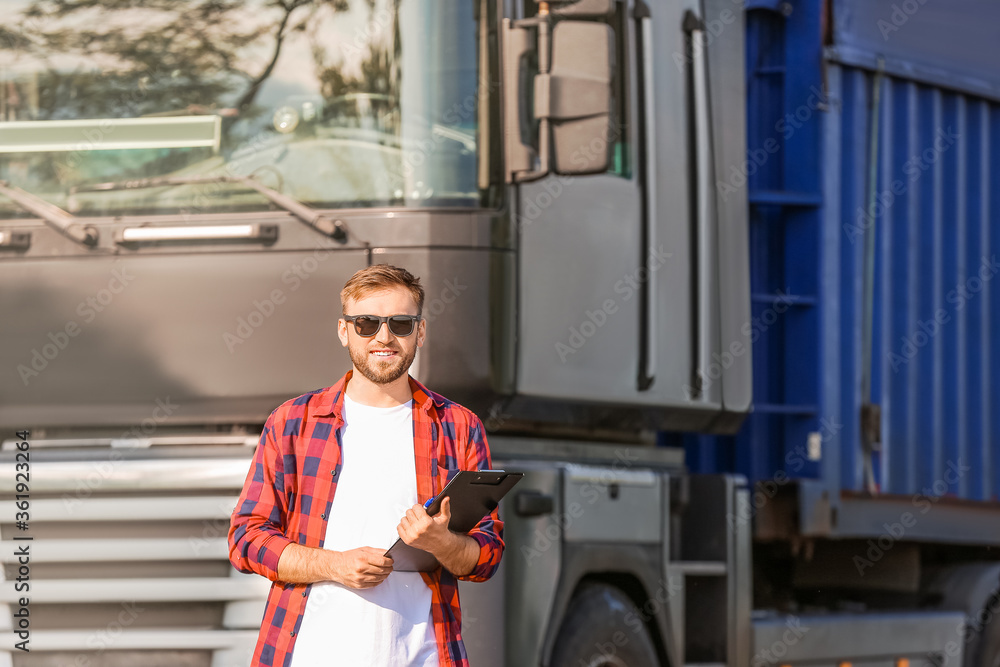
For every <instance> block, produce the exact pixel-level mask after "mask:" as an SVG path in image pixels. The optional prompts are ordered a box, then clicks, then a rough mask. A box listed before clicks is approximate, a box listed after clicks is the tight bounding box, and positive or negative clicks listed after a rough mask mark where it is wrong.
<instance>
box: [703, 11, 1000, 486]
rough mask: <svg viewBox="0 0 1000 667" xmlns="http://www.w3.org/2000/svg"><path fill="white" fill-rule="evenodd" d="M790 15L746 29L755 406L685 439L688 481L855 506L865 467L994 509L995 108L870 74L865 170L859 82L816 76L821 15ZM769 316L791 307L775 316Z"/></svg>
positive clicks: (846, 73)
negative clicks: (703, 476)
mask: <svg viewBox="0 0 1000 667" xmlns="http://www.w3.org/2000/svg"><path fill="white" fill-rule="evenodd" d="M793 6H794V7H793V11H792V12H791V13H790V14H787V15H784V14H778V13H775V12H771V11H766V10H753V11H749V12H748V14H747V30H748V34H747V91H748V110H747V113H748V128H747V129H748V155H749V156H750V159H749V160H748V164H749V163H751V162H754V158H753V156H754V155H755V154H760V153H759V151H761V150H765V151H766V152H767V155H768V157H767V158H766V159H765V160H763V163H762V164H761V165H759V168H757V169H756V172H755V173H754V174H753V175H752V176H751V177H750V179H749V185H750V192H749V196H750V203H751V248H750V252H751V281H752V284H751V292H752V294H753V295H754V296H753V299H754V303H753V316H754V317H755V318H757V320H756V321H758V322H759V324H760V326H758V325H757V324H754V325H753V330H754V331H755V332H757V333H758V335H757V336H756V340H754V350H753V351H754V405H755V408H754V412H753V414H751V416H750V417H749V418H748V420H747V422H746V423H745V425H744V428H743V429H742V430H741V432H740V433H739V434H738V435H737V436H735V437H732V438H708V437H701V436H699V437H689V438H687V439H686V441H685V445H686V448H687V451H688V460H689V462H690V465H691V467H692V469H693V470H695V471H700V472H702V471H703V472H710V471H722V470H735V471H738V472H742V473H743V474H746V475H747V476H748V477H750V478H751V479H753V480H766V479H771V478H774V477H776V476H778V475H779V474H781V473H783V474H786V475H788V476H789V477H792V478H814V479H821V480H823V481H824V483H825V485H826V486H827V488H829V489H830V490H831V491H834V492H836V491H839V490H847V491H864V490H866V488H868V487H869V484H868V483H867V479H866V474H867V473H866V459H870V460H869V461H867V463H868V464H869V465H870V469H871V471H872V472H871V481H872V482H873V483H874V484H875V486H876V488H877V490H878V492H879V493H882V494H890V493H891V494H904V495H912V494H916V493H930V494H932V495H942V494H943V495H952V496H957V497H961V498H966V499H970V500H998V499H1000V498H998V496H1000V391H998V390H997V389H998V386H997V385H998V381H997V380H994V378H1000V266H998V265H997V263H996V262H997V261H1000V104H998V103H997V102H996V101H990V100H987V99H984V98H981V97H977V96H976V94H974V93H963V92H961V91H959V90H956V88H958V87H959V82H956V83H955V84H954V85H953V87H952V88H951V89H947V90H946V89H942V88H937V87H933V86H930V85H927V84H925V83H918V82H915V81H912V80H907V79H905V78H902V77H900V76H897V75H890V74H882V75H879V76H878V80H879V89H878V90H879V103H878V109H877V113H876V114H875V117H876V118H877V122H878V130H879V131H878V141H877V142H876V144H875V169H874V171H873V172H872V171H870V169H869V167H870V165H871V162H872V158H871V156H872V141H871V140H872V129H873V125H872V120H873V99H874V95H873V93H874V88H873V84H874V82H875V79H876V75H875V74H874V73H873V72H872V71H870V70H863V69H860V68H857V67H853V66H846V65H843V64H838V63H835V62H832V61H830V60H825V59H824V55H823V54H824V52H823V40H822V35H821V33H820V31H821V29H822V25H823V19H822V16H821V3H820V2H818V1H816V0H803V1H802V2H794V3H793ZM826 54H827V55H830V54H831V51H829V50H828V51H827V52H826ZM768 140H775V141H777V145H778V149H777V150H773V151H772V150H767V146H768V144H767V142H768ZM772 147H773V144H772ZM870 173H872V174H874V176H875V180H874V182H873V181H872V180H871V179H870V176H869V175H870ZM873 192H874V194H875V196H876V202H877V204H876V207H875V211H874V213H875V215H874V216H869V212H868V207H869V198H870V195H871V194H872V193H873ZM872 225H873V229H874V241H875V255H874V285H873V289H874V300H873V319H872V341H873V342H872V345H873V349H872V357H871V360H872V361H871V364H870V373H871V392H872V401H873V402H874V403H876V404H878V405H879V406H880V407H881V410H882V423H881V426H882V428H881V448H880V451H876V452H875V453H874V454H873V455H871V456H870V457H869V456H867V455H866V454H865V453H864V451H863V449H862V442H861V421H860V420H861V407H862V401H863V398H862V391H861V387H862V379H863V373H864V370H865V369H864V365H865V364H864V354H863V349H864V348H863V346H864V340H865V332H864V326H863V322H864V312H863V305H864V287H865V283H864V266H865V243H864V234H865V231H866V229H867V228H868V227H870V226H872ZM789 295H790V296H789ZM778 303H783V304H792V305H789V306H788V307H787V308H786V309H785V310H784V311H783V312H781V313H780V314H777V316H775V314H776V312H777V310H778V308H777V305H776V304H778ZM765 318H769V319H765ZM809 443H812V445H813V446H812V447H810V446H809ZM817 445H818V446H817ZM810 454H813V455H818V460H817V461H813V460H811V458H810ZM966 468H968V469H966ZM838 495H839V494H837V493H834V494H832V497H833V498H836V497H837V496H838Z"/></svg>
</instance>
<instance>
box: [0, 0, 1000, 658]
mask: <svg viewBox="0 0 1000 667" xmlns="http://www.w3.org/2000/svg"><path fill="white" fill-rule="evenodd" d="M4 8H5V9H6V10H7V11H6V16H7V17H8V18H7V19H5V21H4V24H3V25H2V26H0V314H2V319H3V345H2V346H0V370H2V372H3V374H4V380H3V382H2V383H0V432H2V433H3V437H2V438H0V441H2V446H0V495H2V497H0V501H2V503H3V507H4V509H3V510H2V514H0V537H2V542H3V549H2V550H0V553H2V555H0V559H2V561H3V565H4V568H3V572H4V581H3V583H2V585H0V597H2V602H3V603H4V604H5V605H6V606H7V609H8V611H9V613H5V614H2V615H0V622H2V623H3V627H0V638H2V641H0V665H8V666H12V667H42V666H51V665H60V666H61V665H72V666H74V667H76V666H81V667H87V666H90V667H96V666H107V667H120V666H126V665H128V666H131V665H138V664H142V665H145V667H167V666H170V667H176V666H181V665H183V666H190V667H236V666H238V665H246V664H249V662H250V658H251V655H252V650H253V646H254V643H255V640H256V636H257V630H258V627H259V624H260V621H261V616H262V612H263V602H264V597H265V595H266V593H267V590H268V586H269V584H270V582H268V581H266V580H265V579H264V578H262V577H259V576H254V575H245V574H242V573H239V572H237V571H236V570H235V569H234V568H233V567H232V565H231V563H230V562H229V561H228V557H227V547H226V536H227V531H228V529H229V519H230V515H231V513H232V510H233V508H234V505H235V502H236V499H237V497H238V495H239V490H240V487H241V485H242V483H243V480H244V478H245V476H246V473H247V469H248V466H249V462H250V459H251V457H252V454H253V451H254V448H255V446H256V445H257V442H258V435H259V432H260V429H261V426H262V424H263V422H264V420H265V419H266V417H267V415H268V414H269V413H270V411H271V410H273V409H274V408H275V407H276V406H277V405H279V404H280V403H282V402H284V401H285V400H287V399H289V398H292V397H294V396H297V395H300V394H302V393H305V392H307V391H310V390H313V389H316V388H319V387H324V386H328V385H330V384H332V383H333V382H335V381H336V379H337V378H339V377H340V376H341V375H342V374H343V373H344V372H345V371H346V370H347V368H348V367H349V360H348V358H347V356H346V355H345V354H343V352H342V351H341V350H340V349H338V348H339V345H338V344H337V341H336V335H335V330H336V322H337V319H338V317H339V316H340V314H341V313H340V312H339V304H338V292H339V290H340V288H341V286H342V285H343V284H344V282H345V281H346V279H347V278H348V277H349V276H351V275H352V274H353V273H354V272H355V271H357V270H358V269H360V268H362V267H365V266H368V265H371V264H377V263H388V264H393V265H398V266H403V267H406V268H407V269H408V270H410V271H411V272H412V273H414V274H415V275H417V276H419V277H420V278H421V280H422V284H423V285H424V288H425V291H426V301H425V304H424V309H423V313H422V314H423V316H424V318H426V319H427V321H428V338H427V343H426V344H425V345H424V347H422V348H421V349H420V351H419V353H418V355H417V357H416V360H415V362H414V364H413V366H412V367H411V369H410V373H411V375H412V376H413V377H415V378H416V379H418V380H419V381H421V382H422V383H424V384H425V385H427V386H428V387H429V388H431V389H433V390H434V391H436V392H439V393H441V394H443V395H444V396H446V397H448V398H450V399H452V400H455V401H458V402H459V403H461V404H463V405H465V406H467V407H469V408H470V409H472V410H473V411H475V412H476V413H477V414H478V415H479V416H480V418H481V419H482V421H483V423H484V425H485V428H486V430H487V438H488V441H489V444H490V447H491V451H492V456H493V462H494V467H495V468H500V469H505V470H508V471H518V472H523V473H524V477H523V479H522V481H521V482H520V483H519V484H518V486H517V488H516V489H515V490H514V491H513V492H512V493H511V495H510V496H509V497H508V498H506V499H505V500H504V502H503V504H502V506H501V513H502V518H503V519H504V521H505V532H504V539H505V542H506V552H505V556H504V558H503V562H502V565H501V567H500V569H499V571H498V572H497V574H496V575H495V576H494V577H493V578H492V579H490V580H489V581H488V582H485V583H481V584H470V585H465V583H463V584H462V588H461V597H462V608H463V635H464V639H465V644H466V647H467V649H468V652H469V656H470V660H471V664H473V665H475V666H476V667H501V666H504V667H515V666H516V667H522V666H524V665H539V666H545V667H549V666H551V667H577V666H580V665H588V666H591V667H598V666H618V667H620V666H622V665H627V666H629V667H636V666H640V667H645V666H652V665H657V666H667V665H670V666H672V667H721V666H723V665H725V666H726V667H800V666H801V667H814V666H815V667H820V666H827V665H836V666H837V667H851V666H852V665H855V664H857V665H863V666H864V667H876V666H877V667H910V666H911V664H912V667H925V666H928V667H930V666H933V667H943V666H947V667H996V666H997V665H998V664H1000V663H998V660H1000V621H998V620H997V615H998V611H1000V551H998V546H1000V499H998V494H1000V449H998V447H1000V445H998V442H1000V441H998V437H1000V436H998V434H1000V424H998V421H997V420H998V417H997V415H1000V392H998V391H997V390H996V389H997V388H996V384H995V380H994V379H995V378H996V377H1000V352H998V347H997V344H996V342H995V341H996V340H997V339H998V335H997V331H998V328H1000V288H998V287H997V283H996V282H995V281H993V278H994V276H995V275H996V273H997V268H998V265H997V259H996V255H995V252H996V248H997V238H1000V234H998V230H1000V198H998V197H997V196H996V195H995V193H996V192H1000V158H998V155H1000V74H998V71H997V69H996V65H995V58H993V57H991V56H995V54H996V43H997V39H996V38H997V36H998V35H997V26H998V25H1000V13H998V10H997V7H996V5H995V3H990V2H988V0H964V1H963V2H952V3H944V4H942V3H937V4H935V2H934V1H933V0H867V1H863V0H787V1H783V0H658V1H657V2H652V1H651V0H551V1H550V2H535V1H533V0H365V1H363V2H362V1H361V0H337V1H335V2H325V1H319V0H317V1H305V0H280V1H268V2H264V1H262V0H252V1H249V2H245V3H228V2H210V1H208V0H191V1H190V2H180V1H178V2H173V1H171V2H148V3H94V2H79V3H68V2H63V1H61V0H11V1H9V2H7V3H5V4H4ZM387 546H388V545H387Z"/></svg>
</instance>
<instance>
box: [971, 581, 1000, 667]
mask: <svg viewBox="0 0 1000 667" xmlns="http://www.w3.org/2000/svg"><path fill="white" fill-rule="evenodd" d="M998 612H1000V596H994V597H993V598H992V599H991V600H990V604H989V605H988V606H987V608H986V613H984V616H986V618H985V619H984V620H985V623H986V627H984V628H983V630H982V636H981V637H980V638H979V641H978V642H976V646H975V648H974V649H973V651H974V654H973V656H972V664H973V665H974V666H975V667H1000V613H998Z"/></svg>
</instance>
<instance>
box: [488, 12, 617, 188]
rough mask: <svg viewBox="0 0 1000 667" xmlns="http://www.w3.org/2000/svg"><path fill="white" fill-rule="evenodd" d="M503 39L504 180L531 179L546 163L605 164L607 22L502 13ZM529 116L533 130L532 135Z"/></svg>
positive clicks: (584, 169) (569, 170)
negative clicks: (532, 67) (534, 67)
mask: <svg viewBox="0 0 1000 667" xmlns="http://www.w3.org/2000/svg"><path fill="white" fill-rule="evenodd" d="M602 2H605V0H580V5H581V6H580V7H579V10H583V9H587V10H588V11H593V10H595V9H598V8H599V7H598V6H599V5H602ZM503 44H504V68H505V71H504V88H505V90H504V109H505V114H504V124H505V146H506V155H505V158H506V172H507V181H508V182H512V181H516V182H524V181H531V180H536V179H539V178H543V177H544V176H546V175H547V174H549V173H550V172H552V171H555V172H556V173H559V174H597V173H602V172H604V171H607V169H608V165H609V164H610V162H611V160H610V156H611V147H612V143H613V142H612V140H611V137H613V136H614V134H613V131H614V128H613V126H612V120H613V119H612V114H611V109H612V93H611V76H612V71H613V69H614V66H615V48H614V32H613V31H612V29H611V27H610V26H609V25H607V24H605V23H596V22H589V21H572V20H561V21H558V22H557V23H556V24H555V27H554V28H551V25H550V23H549V22H548V17H536V18H534V19H525V20H523V21H517V22H512V21H510V20H509V19H505V20H504V42H503ZM533 47H534V48H533ZM532 52H535V53H536V54H537V61H538V74H535V75H534V76H533V77H532V76H531V74H530V73H529V70H528V64H529V62H530V61H531V58H530V56H531V54H532ZM529 100H533V103H530V104H529ZM532 112H533V113H532ZM532 116H533V117H532ZM535 120H537V121H538V125H537V128H538V131H537V135H536V136H535V137H532V136H531V135H532V134H534V132H533V131H532V124H533V121H535ZM536 141H537V144H536ZM550 148H551V150H550Z"/></svg>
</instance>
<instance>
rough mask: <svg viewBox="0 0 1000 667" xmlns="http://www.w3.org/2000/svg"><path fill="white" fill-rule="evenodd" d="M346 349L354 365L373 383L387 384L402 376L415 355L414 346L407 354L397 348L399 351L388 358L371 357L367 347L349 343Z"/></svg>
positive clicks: (415, 349)
mask: <svg viewBox="0 0 1000 667" xmlns="http://www.w3.org/2000/svg"><path fill="white" fill-rule="evenodd" d="M347 349H348V352H349V353H350V355H351V361H352V362H354V367H355V368H357V369H358V371H359V372H360V373H361V374H362V375H364V376H365V377H366V378H368V379H369V380H370V381H371V382H372V383H374V384H389V383H390V382H395V381H396V380H398V379H399V378H401V377H403V375H404V374H405V373H406V372H407V371H408V370H410V366H411V365H412V364H413V360H414V359H415V358H416V356H417V348H416V347H414V348H413V349H412V350H410V353H409V354H407V353H406V352H405V351H404V350H399V351H398V352H399V353H398V354H397V355H396V356H394V357H391V358H390V359H380V358H379V357H373V356H372V355H370V354H368V348H365V347H362V348H360V349H357V348H355V347H354V346H353V345H349V346H348V348H347Z"/></svg>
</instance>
